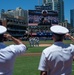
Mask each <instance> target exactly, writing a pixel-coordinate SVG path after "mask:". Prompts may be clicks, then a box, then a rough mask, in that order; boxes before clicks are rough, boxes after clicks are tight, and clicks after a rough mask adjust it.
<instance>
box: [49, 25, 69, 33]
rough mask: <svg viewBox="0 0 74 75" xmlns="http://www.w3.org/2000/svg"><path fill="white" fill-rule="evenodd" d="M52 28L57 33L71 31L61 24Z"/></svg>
mask: <svg viewBox="0 0 74 75" xmlns="http://www.w3.org/2000/svg"><path fill="white" fill-rule="evenodd" d="M50 30H51V31H52V32H53V33H56V34H66V33H68V32H69V30H68V29H67V28H66V27H63V26H60V25H54V26H51V27H50Z"/></svg>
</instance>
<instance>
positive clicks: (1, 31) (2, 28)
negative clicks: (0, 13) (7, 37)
mask: <svg viewBox="0 0 74 75" xmlns="http://www.w3.org/2000/svg"><path fill="white" fill-rule="evenodd" d="M6 31H7V29H6V27H4V26H2V25H0V34H3V33H5V32H6Z"/></svg>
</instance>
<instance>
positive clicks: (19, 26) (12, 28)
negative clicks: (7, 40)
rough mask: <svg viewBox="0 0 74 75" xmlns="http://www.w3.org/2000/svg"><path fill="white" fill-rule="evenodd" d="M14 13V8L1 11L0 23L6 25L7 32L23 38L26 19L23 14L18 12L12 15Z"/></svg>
mask: <svg viewBox="0 0 74 75" xmlns="http://www.w3.org/2000/svg"><path fill="white" fill-rule="evenodd" d="M12 13H13V14H12ZM14 13H15V10H9V11H6V12H4V13H1V16H0V23H1V25H3V26H5V27H7V32H8V33H10V34H11V35H12V36H14V37H16V38H21V39H24V37H25V36H26V30H27V22H26V19H25V17H24V15H21V14H20V13H19V14H18V15H17V17H16V16H14ZM19 15H20V17H19ZM25 15H26V14H25Z"/></svg>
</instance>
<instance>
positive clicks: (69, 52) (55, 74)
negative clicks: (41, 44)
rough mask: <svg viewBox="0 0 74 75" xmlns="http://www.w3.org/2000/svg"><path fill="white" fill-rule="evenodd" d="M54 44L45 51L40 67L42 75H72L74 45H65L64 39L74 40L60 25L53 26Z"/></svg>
mask: <svg viewBox="0 0 74 75" xmlns="http://www.w3.org/2000/svg"><path fill="white" fill-rule="evenodd" d="M50 30H51V31H52V33H53V35H52V38H53V40H54V44H53V45H52V46H50V47H47V48H46V49H44V50H43V52H42V55H41V59H40V63H39V67H38V69H39V70H40V75H71V72H72V61H73V56H74V45H73V44H65V43H63V39H64V37H65V36H66V37H69V38H70V39H71V40H73V41H74V38H73V37H72V36H71V35H70V34H68V32H69V30H68V29H67V28H65V27H63V26H60V25H54V26H51V28H50Z"/></svg>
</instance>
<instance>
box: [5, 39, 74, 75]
mask: <svg viewBox="0 0 74 75" xmlns="http://www.w3.org/2000/svg"><path fill="white" fill-rule="evenodd" d="M64 42H65V43H73V42H72V41H70V40H65V41H64ZM5 43H6V44H7V45H9V44H12V43H13V42H12V41H9V42H5ZM23 43H24V44H26V46H27V51H26V53H23V54H22V55H21V56H18V57H16V61H15V64H14V72H13V75H39V71H38V65H39V60H40V55H41V52H42V50H43V49H44V48H46V47H47V46H50V45H52V43H53V41H52V40H50V41H40V45H39V47H30V45H29V42H28V41H23ZM72 75H74V63H73V64H72Z"/></svg>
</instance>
